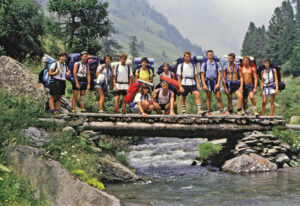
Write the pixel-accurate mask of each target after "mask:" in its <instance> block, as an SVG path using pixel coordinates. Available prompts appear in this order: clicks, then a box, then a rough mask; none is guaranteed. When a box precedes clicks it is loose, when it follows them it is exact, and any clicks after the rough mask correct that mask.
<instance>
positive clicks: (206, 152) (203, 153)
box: [198, 142, 222, 160]
mask: <svg viewBox="0 0 300 206" xmlns="http://www.w3.org/2000/svg"><path fill="white" fill-rule="evenodd" d="M221 149H222V146H220V145H216V144H212V143H208V142H205V143H202V144H200V145H199V146H198V151H199V155H200V159H201V160H207V159H209V158H211V157H213V156H214V155H216V154H218V153H219V152H220V150H221Z"/></svg>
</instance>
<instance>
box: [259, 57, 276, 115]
mask: <svg viewBox="0 0 300 206" xmlns="http://www.w3.org/2000/svg"><path fill="white" fill-rule="evenodd" d="M264 64H265V69H264V70H263V71H262V72H261V90H260V96H262V97H263V103H262V109H261V116H264V115H265V111H266V104H267V101H268V98H269V96H271V114H270V116H271V117H272V116H274V110H275V95H277V94H278V91H279V90H278V77H277V72H276V69H274V68H270V64H271V61H270V60H269V59H266V60H265V61H264Z"/></svg>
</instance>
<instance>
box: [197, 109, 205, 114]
mask: <svg viewBox="0 0 300 206" xmlns="http://www.w3.org/2000/svg"><path fill="white" fill-rule="evenodd" d="M205 113H206V112H205V111H203V110H202V109H198V112H197V114H198V115H205Z"/></svg>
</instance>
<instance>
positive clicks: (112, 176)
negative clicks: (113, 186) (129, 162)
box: [99, 155, 140, 183]
mask: <svg viewBox="0 0 300 206" xmlns="http://www.w3.org/2000/svg"><path fill="white" fill-rule="evenodd" d="M99 166H100V168H99V169H100V171H101V173H102V174H101V177H102V181H103V182H110V183H112V182H114V183H120V182H135V181H137V180H139V179H140V178H139V177H138V176H137V175H136V174H135V173H133V172H132V171H131V170H130V169H128V168H127V167H125V166H124V165H122V164H121V163H119V162H118V161H117V160H116V159H115V158H114V157H112V156H108V155H106V156H105V157H103V158H100V159H99Z"/></svg>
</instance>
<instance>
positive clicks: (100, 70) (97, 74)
mask: <svg viewBox="0 0 300 206" xmlns="http://www.w3.org/2000/svg"><path fill="white" fill-rule="evenodd" d="M102 71H103V67H102V66H100V69H99V71H98V72H97V73H96V78H98V76H99V74H101V73H102Z"/></svg>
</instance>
